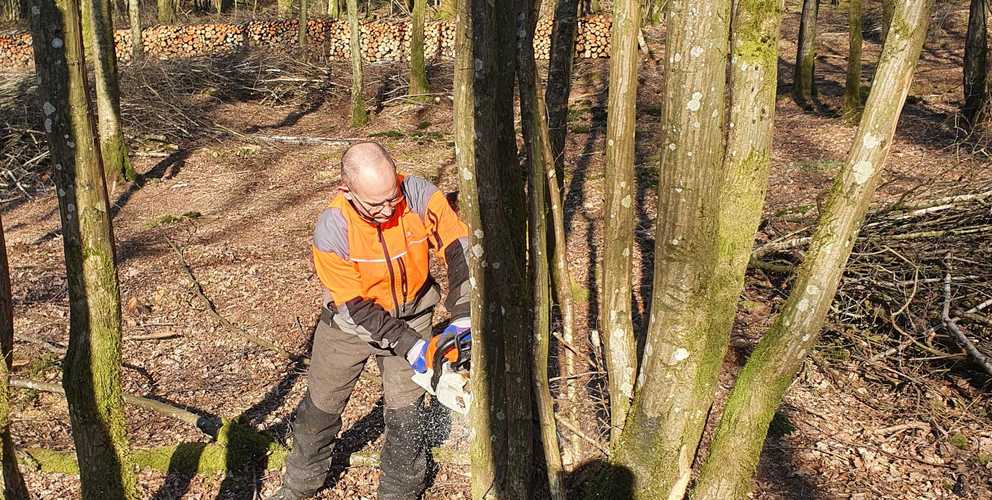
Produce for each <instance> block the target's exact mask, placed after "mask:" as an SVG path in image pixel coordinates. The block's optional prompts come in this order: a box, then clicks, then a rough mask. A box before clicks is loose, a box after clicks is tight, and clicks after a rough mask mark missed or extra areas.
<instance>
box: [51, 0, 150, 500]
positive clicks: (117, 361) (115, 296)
mask: <svg viewBox="0 0 992 500" xmlns="http://www.w3.org/2000/svg"><path fill="white" fill-rule="evenodd" d="M31 10H32V19H31V24H32V39H33V40H35V43H34V44H33V46H34V59H35V68H36V71H37V72H38V87H39V95H40V96H41V99H42V100H43V104H42V111H43V113H44V126H45V131H46V132H47V137H48V147H49V151H50V153H51V159H52V163H53V164H54V171H53V174H54V175H53V177H54V181H55V187H56V191H57V193H58V200H59V214H60V216H61V220H62V240H63V249H64V254H65V263H66V277H67V281H68V288H69V346H68V350H67V352H66V355H65V359H64V361H63V378H62V385H63V387H64V389H65V394H66V399H67V401H68V403H69V417H70V424H71V428H72V437H73V441H74V443H75V448H76V458H77V463H78V464H79V471H80V482H81V483H82V496H83V497H84V498H119V499H132V498H137V497H138V494H137V488H136V481H135V471H134V468H133V465H132V463H131V460H130V457H129V452H128V446H127V439H126V437H125V434H124V430H125V426H124V406H123V403H124V402H123V399H122V395H121V345H120V343H121V305H120V290H119V288H118V284H117V270H116V268H115V265H114V245H113V232H112V227H111V224H110V204H109V203H108V200H107V190H106V184H105V183H104V179H103V165H102V162H101V158H100V149H99V147H98V145H97V141H96V137H95V136H96V132H95V130H94V125H93V122H92V120H91V118H90V116H91V109H92V106H91V102H90V99H89V96H88V93H87V87H88V82H87V81H86V66H85V55H84V50H83V39H82V27H81V24H80V10H79V4H78V3H77V2H76V0H59V1H58V4H56V2H55V1H53V0H32V2H31Z"/></svg>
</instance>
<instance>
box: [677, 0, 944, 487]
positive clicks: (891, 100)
mask: <svg viewBox="0 0 992 500" xmlns="http://www.w3.org/2000/svg"><path fill="white" fill-rule="evenodd" d="M928 7H929V1H928V0H906V1H905V2H899V4H898V6H897V7H896V10H895V13H894V16H893V19H894V21H895V22H896V23H897V24H895V25H894V26H905V27H906V29H905V30H902V29H894V30H892V31H890V32H889V40H888V42H887V43H886V44H885V47H884V48H883V50H882V56H881V59H880V61H881V62H880V64H879V68H878V71H877V72H876V76H875V82H874V84H873V85H872V89H871V92H870V93H869V95H868V101H867V104H866V105H865V110H864V114H863V116H862V118H861V125H860V126H859V127H858V132H857V134H856V135H855V139H854V145H853V146H852V148H851V152H850V155H849V156H848V160H847V163H846V164H845V166H844V169H843V170H842V171H841V173H840V175H839V176H838V177H837V179H836V180H835V182H834V186H833V189H831V191H830V196H829V198H828V199H827V202H826V206H825V208H824V210H823V213H822V215H821V216H820V221H819V223H818V224H817V228H816V231H815V232H814V234H813V238H812V241H811V243H810V246H809V250H808V251H807V253H806V257H805V258H804V260H803V264H802V265H801V266H800V268H799V270H798V271H797V278H796V280H795V285H794V286H793V289H792V292H791V293H790V294H789V298H788V299H787V300H786V302H785V305H783V306H782V310H781V312H780V313H779V315H778V316H777V317H776V318H775V320H774V322H773V323H772V326H771V328H770V329H769V331H768V333H766V334H765V336H764V337H763V338H762V339H761V342H759V343H758V346H757V347H756V348H755V350H754V352H753V353H752V354H751V356H750V358H749V359H748V360H747V363H746V364H745V365H744V368H743V369H742V370H741V373H740V375H739V376H738V378H737V382H736V384H735V385H734V388H733V390H732V391H731V393H730V396H729V397H728V399H727V406H726V409H725V410H724V414H723V417H722V418H721V420H720V423H719V425H718V426H717V430H716V434H715V436H714V438H713V443H712V444H711V445H710V454H709V458H708V459H707V460H706V462H705V464H704V466H703V469H702V472H701V474H700V478H699V480H698V482H697V487H696V491H695V492H694V495H693V497H694V498H699V499H722V498H743V497H746V496H747V492H748V491H749V490H750V489H751V477H752V475H753V474H754V471H755V469H756V467H757V464H758V458H759V455H760V453H761V449H762V443H763V442H764V440H765V436H766V434H767V432H768V424H769V422H771V419H772V416H773V414H774V413H775V408H776V407H778V405H779V403H780V401H781V400H782V396H783V395H784V394H785V391H786V389H788V387H789V385H790V384H791V383H792V380H793V378H794V376H795V374H796V372H797V371H798V370H799V368H800V367H801V366H802V362H803V360H804V359H805V357H806V353H807V352H808V351H809V349H810V348H811V347H812V346H813V345H815V344H816V341H817V338H819V332H820V329H821V328H822V326H823V321H824V318H825V317H826V314H827V311H828V310H829V308H830V304H831V302H833V298H834V294H835V292H836V291H837V285H838V284H839V282H840V279H841V275H842V273H843V271H844V266H845V264H846V262H847V259H848V257H849V256H850V253H851V248H852V246H853V244H854V240H855V239H856V237H857V233H858V229H859V227H860V225H861V223H862V221H863V220H864V215H865V212H866V211H867V210H868V206H869V204H870V203H871V198H872V195H873V194H874V192H875V188H876V187H877V185H878V181H879V178H880V174H881V172H882V166H883V164H884V162H885V158H886V155H887V154H888V150H889V147H890V145H891V143H892V137H893V134H894V133H895V129H896V123H897V122H898V119H899V114H900V112H901V110H902V107H903V104H904V103H905V101H906V94H907V92H908V91H909V86H910V83H911V82H912V77H913V70H914V68H915V66H916V61H917V59H918V58H919V55H920V49H921V48H922V46H923V41H924V38H925V35H926V31H927V30H926V26H927V21H928V20H929V12H928V11H929V8H928Z"/></svg>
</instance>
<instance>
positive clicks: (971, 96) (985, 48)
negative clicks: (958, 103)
mask: <svg viewBox="0 0 992 500" xmlns="http://www.w3.org/2000/svg"><path fill="white" fill-rule="evenodd" d="M987 16H988V2H986V0H971V8H970V12H969V13H968V34H967V37H966V41H965V46H964V106H963V107H962V108H961V114H963V115H964V117H965V119H966V120H968V123H970V124H971V125H975V122H976V119H977V118H979V116H980V114H981V112H982V110H983V109H984V108H985V106H986V100H987V99H988V93H989V88H988V52H989V44H988V38H987V37H988V33H987V31H986V17H987Z"/></svg>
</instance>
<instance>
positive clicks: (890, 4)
mask: <svg viewBox="0 0 992 500" xmlns="http://www.w3.org/2000/svg"><path fill="white" fill-rule="evenodd" d="M895 8H896V0H882V46H883V47H884V46H885V40H887V39H888V38H889V27H890V26H891V25H892V13H893V11H894V10H895Z"/></svg>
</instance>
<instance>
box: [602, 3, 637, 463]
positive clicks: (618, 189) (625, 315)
mask: <svg viewBox="0 0 992 500" xmlns="http://www.w3.org/2000/svg"><path fill="white" fill-rule="evenodd" d="M640 10H641V2H640V0H616V1H615V2H614V4H613V35H612V38H611V39H610V87H609V97H608V101H607V109H608V110H609V113H608V114H607V115H606V186H607V190H606V209H605V211H606V219H605V221H604V228H605V231H606V232H605V234H604V235H603V241H605V242H607V244H606V248H605V249H604V251H603V294H602V297H603V298H602V302H603V305H602V308H601V309H602V311H601V313H600V314H602V318H601V319H600V325H601V327H600V328H601V331H602V332H603V339H604V340H605V344H606V348H605V352H606V356H605V357H606V371H607V376H608V378H609V389H610V443H611V444H612V445H616V444H617V443H618V442H619V441H620V435H621V432H622V430H623V424H624V422H625V421H626V420H627V412H628V411H629V410H630V402H631V400H632V399H633V397H634V379H635V377H636V376H637V341H636V339H635V337H634V326H633V324H632V323H631V300H632V299H633V286H632V282H631V262H632V259H633V249H634V196H635V195H636V193H635V192H634V144H635V143H636V141H635V135H636V133H635V132H636V129H637V127H636V120H637V61H638V59H639V54H638V52H637V31H638V30H639V29H640V19H641V12H640Z"/></svg>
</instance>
